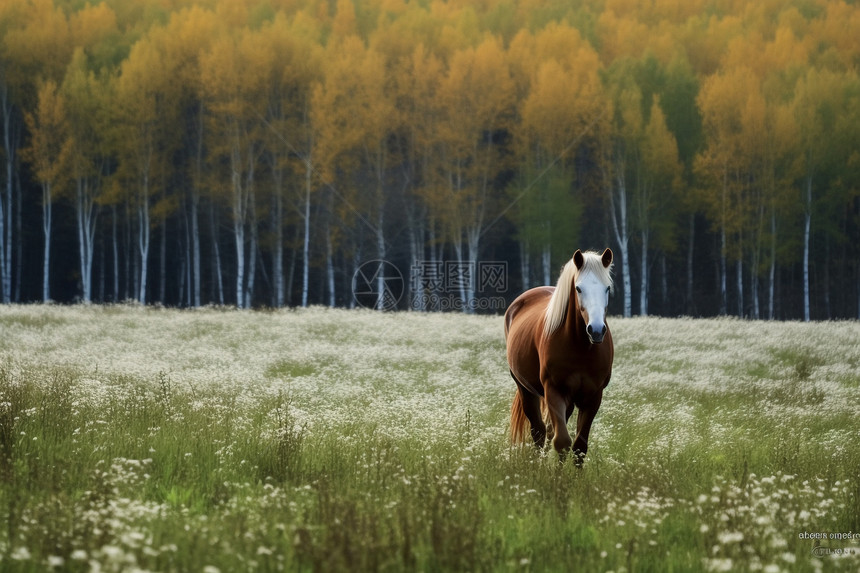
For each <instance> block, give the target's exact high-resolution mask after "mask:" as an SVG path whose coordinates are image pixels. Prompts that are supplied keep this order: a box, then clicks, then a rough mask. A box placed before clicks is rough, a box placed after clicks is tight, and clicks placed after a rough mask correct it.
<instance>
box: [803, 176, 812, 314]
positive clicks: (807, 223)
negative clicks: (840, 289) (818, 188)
mask: <svg viewBox="0 0 860 573" xmlns="http://www.w3.org/2000/svg"><path fill="white" fill-rule="evenodd" d="M811 226H812V177H807V178H806V212H805V213H804V215H803V320H804V321H806V322H809V320H810V316H809V231H810V227H811Z"/></svg>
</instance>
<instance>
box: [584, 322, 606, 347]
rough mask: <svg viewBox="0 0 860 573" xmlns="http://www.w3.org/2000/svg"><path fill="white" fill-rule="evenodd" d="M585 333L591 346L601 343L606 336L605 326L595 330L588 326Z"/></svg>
mask: <svg viewBox="0 0 860 573" xmlns="http://www.w3.org/2000/svg"><path fill="white" fill-rule="evenodd" d="M585 332H586V333H587V334H588V339H589V340H590V341H591V343H592V344H600V343H601V342H603V337H604V336H606V325H605V324H601V325H599V326H597V327H596V328H595V327H594V325H592V324H589V325H588V326H586V327H585Z"/></svg>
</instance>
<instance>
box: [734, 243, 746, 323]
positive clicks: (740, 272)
mask: <svg viewBox="0 0 860 573" xmlns="http://www.w3.org/2000/svg"><path fill="white" fill-rule="evenodd" d="M735 267H736V269H737V288H738V317H739V318H743V317H744V263H743V259H742V258H741V257H740V256H738V260H737V262H736V263H735Z"/></svg>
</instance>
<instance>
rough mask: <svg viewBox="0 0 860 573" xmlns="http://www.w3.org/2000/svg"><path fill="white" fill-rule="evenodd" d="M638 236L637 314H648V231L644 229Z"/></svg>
mask: <svg viewBox="0 0 860 573" xmlns="http://www.w3.org/2000/svg"><path fill="white" fill-rule="evenodd" d="M639 236H640V237H641V239H642V260H641V262H640V266H639V270H640V272H641V281H640V282H639V314H640V315H641V316H648V282H649V280H650V279H651V277H649V276H648V232H647V231H645V230H644V229H643V230H642V231H641V232H640V234H639Z"/></svg>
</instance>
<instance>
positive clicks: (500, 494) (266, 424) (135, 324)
mask: <svg viewBox="0 0 860 573" xmlns="http://www.w3.org/2000/svg"><path fill="white" fill-rule="evenodd" d="M610 324H611V327H612V329H613V336H614V338H615V340H616V363H615V368H614V377H613V380H612V382H611V383H610V386H609V388H608V389H607V392H606V395H605V399H604V404H603V407H602V409H601V411H600V413H599V415H598V418H597V420H596V422H595V427H594V430H593V432H592V437H591V440H590V449H589V454H588V459H587V461H586V463H585V465H584V467H583V468H581V469H579V468H576V467H575V466H574V465H573V464H570V463H568V464H564V465H560V464H559V463H558V462H557V460H556V458H555V455H554V454H553V453H551V452H537V451H535V450H534V449H533V448H530V447H526V448H519V447H518V448H511V447H510V446H509V445H508V443H507V441H506V440H507V438H506V437H507V432H506V424H507V415H508V408H509V405H510V399H511V397H512V395H513V383H512V382H511V381H510V379H509V376H508V375H507V368H506V366H505V362H504V341H503V337H502V326H501V320H500V319H499V318H497V317H475V316H469V317H467V316H460V315H422V314H377V313H372V312H349V311H331V310H323V309H310V310H304V311H282V312H270V313H264V312H257V313H250V312H236V311H223V310H215V309H211V310H202V311H184V312H180V311H168V310H158V309H143V308H138V307H109V308H102V307H91V308H81V307H72V308H61V307H40V306H37V307H15V306H12V307H2V308H0V517H2V527H0V569H2V570H4V571H42V570H48V569H51V568H56V569H59V570H64V571H129V570H150V571H209V572H213V571H216V570H220V571H225V572H226V571H239V570H242V571H245V570H259V571H316V570H325V571H331V570H367V571H376V570H382V571H410V570H421V571H505V570H517V571H520V570H524V571H559V570H581V571H628V572H632V571H690V570H748V571H808V570H811V569H812V570H818V571H841V570H848V571H853V570H856V569H857V567H858V564H860V537H858V538H856V539H854V535H855V534H856V533H858V532H860V477H858V476H860V423H858V419H860V418H858V415H860V399H858V397H860V389H858V387H860V374H858V372H860V364H858V362H860V352H858V350H857V348H858V346H860V324H858V323H854V322H844V323H821V324H810V325H805V324H796V323H761V322H756V323H751V322H741V321H736V320H701V321H697V320H660V319H629V320H620V319H615V320H612V319H611V318H610ZM849 533H850V537H851V539H848V538H847V537H848V536H847V535H846V534H849ZM821 534H824V535H825V539H818V540H816V539H814V538H813V537H816V536H817V537H820V536H821ZM831 534H832V535H831ZM837 534H838V535H837ZM816 543H817V545H818V546H817V547H816Z"/></svg>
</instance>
